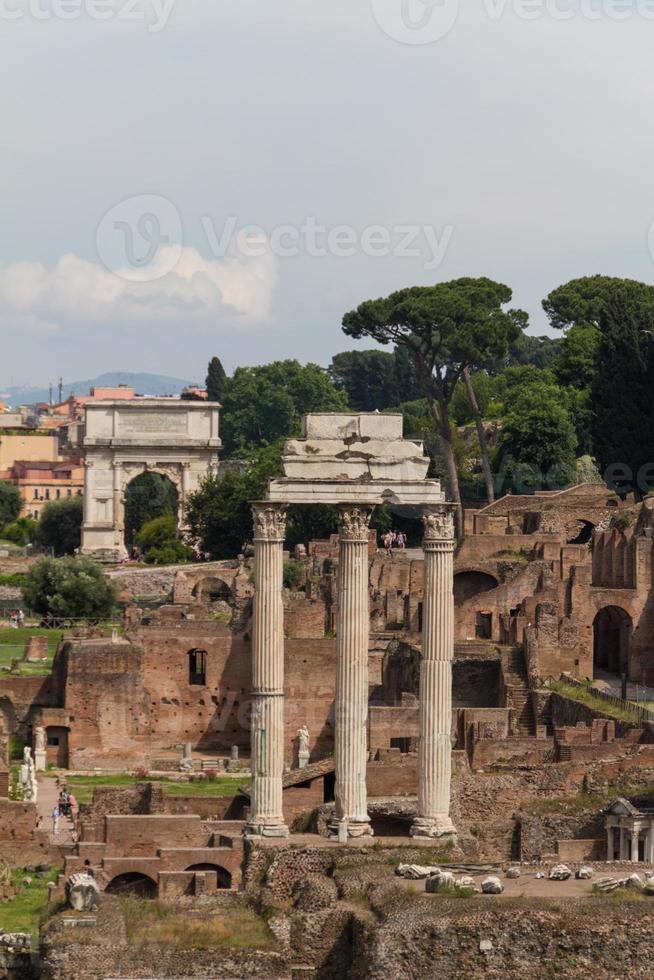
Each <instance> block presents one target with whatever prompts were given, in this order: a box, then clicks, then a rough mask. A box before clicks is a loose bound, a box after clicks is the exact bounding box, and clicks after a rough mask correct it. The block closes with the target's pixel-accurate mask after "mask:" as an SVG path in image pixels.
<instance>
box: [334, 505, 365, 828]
mask: <svg viewBox="0 0 654 980" xmlns="http://www.w3.org/2000/svg"><path fill="white" fill-rule="evenodd" d="M340 514H341V517H340V524H339V560H338V619H337V627H336V704H335V708H336V717H335V728H334V739H335V746H334V757H335V759H334V761H335V767H336V788H335V797H336V809H335V821H334V823H333V824H332V828H331V829H332V831H333V833H334V834H335V835H338V829H339V824H341V828H343V826H347V833H348V836H350V837H361V836H363V835H366V834H368V835H369V834H372V828H371V826H370V818H369V816H368V800H367V794H366V764H367V760H368V746H367V718H368V535H369V524H370V516H371V514H372V508H371V507H351V506H344V507H341V511H340ZM341 832H342V830H341Z"/></svg>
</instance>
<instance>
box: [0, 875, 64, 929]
mask: <svg viewBox="0 0 654 980" xmlns="http://www.w3.org/2000/svg"><path fill="white" fill-rule="evenodd" d="M24 878H31V879H32V880H31V882H30V883H29V885H22V881H23V879H24ZM56 878H57V870H56V869H52V870H51V873H50V874H48V875H47V876H45V877H43V878H39V877H37V876H36V875H35V874H34V873H33V872H27V871H26V870H25V869H24V868H15V869H14V870H13V871H12V880H13V882H14V884H15V885H17V886H19V888H20V891H19V892H18V894H17V895H15V896H14V898H11V899H9V901H7V902H0V931H3V932H26V933H30V934H31V935H33V936H38V932H39V922H40V920H41V918H42V916H43V914H44V912H45V910H46V906H47V904H48V882H49V881H56Z"/></svg>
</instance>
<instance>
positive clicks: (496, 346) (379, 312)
mask: <svg viewBox="0 0 654 980" xmlns="http://www.w3.org/2000/svg"><path fill="white" fill-rule="evenodd" d="M511 296H512V293H511V290H510V289H509V287H508V286H505V285H503V284H502V283H497V282H493V281H492V280H491V279H455V280H452V281H451V282H444V283H438V284H437V285H435V286H413V287H410V288H408V289H402V290H399V291H398V292H396V293H392V294H391V295H390V296H388V297H386V298H385V299H377V300H368V301H366V302H364V303H362V304H361V305H360V306H359V307H358V308H357V309H356V310H352V311H351V312H349V313H346V314H345V316H344V318H343V330H344V331H345V333H346V334H347V335H348V336H350V337H355V338H361V337H372V338H373V339H374V340H376V341H377V342H378V343H380V344H390V343H393V344H397V346H398V347H404V348H405V349H406V350H407V351H409V352H410V354H411V356H412V358H413V359H414V362H415V365H416V372H417V377H418V383H419V386H420V389H421V393H422V394H423V395H424V396H425V398H426V399H427V404H428V406H429V409H430V412H431V413H432V415H433V418H434V421H435V423H436V425H437V428H438V433H439V435H440V437H441V439H442V441H443V451H444V456H445V461H446V466H447V473H448V482H449V485H450V491H451V494H452V497H453V499H454V501H455V503H456V505H457V528H458V531H459V533H461V532H462V524H463V518H462V508H461V494H460V491H459V480H458V472H457V466H456V460H455V456H454V451H453V446H452V443H453V436H452V426H451V422H450V417H449V412H450V404H451V401H452V398H453V396H454V392H455V390H456V387H457V385H458V384H459V383H460V381H461V380H462V378H463V375H464V372H465V371H466V370H467V369H469V368H473V367H475V366H483V365H485V364H487V363H488V362H489V361H492V360H495V359H500V358H502V357H504V356H505V355H506V353H507V350H508V345H509V343H511V342H512V341H515V340H516V338H517V337H518V336H519V335H520V333H521V331H522V330H524V328H525V326H526V324H527V315H526V314H525V313H523V312H522V311H521V310H505V309H504V307H505V306H506V304H507V303H509V302H510V300H511ZM473 411H474V408H473ZM482 439H483V437H482Z"/></svg>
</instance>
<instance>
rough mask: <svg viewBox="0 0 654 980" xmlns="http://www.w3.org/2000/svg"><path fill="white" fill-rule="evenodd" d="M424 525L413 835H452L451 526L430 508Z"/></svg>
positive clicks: (446, 517)
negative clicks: (416, 793) (415, 803)
mask: <svg viewBox="0 0 654 980" xmlns="http://www.w3.org/2000/svg"><path fill="white" fill-rule="evenodd" d="M423 521H424V525H425V537H424V543H423V547H424V553H425V575H424V598H423V614H422V658H421V664H420V721H419V726H420V735H419V741H418V816H417V817H416V819H415V820H414V822H413V826H412V827H411V835H412V836H413V837H426V838H442V837H452V836H454V835H455V833H456V831H455V828H454V825H453V823H452V821H451V819H450V781H451V776H452V738H451V727H452V659H453V657H454V597H453V564H454V524H453V519H452V514H451V513H448V512H446V511H445V510H441V509H439V510H430V511H426V512H425V514H424V515H423Z"/></svg>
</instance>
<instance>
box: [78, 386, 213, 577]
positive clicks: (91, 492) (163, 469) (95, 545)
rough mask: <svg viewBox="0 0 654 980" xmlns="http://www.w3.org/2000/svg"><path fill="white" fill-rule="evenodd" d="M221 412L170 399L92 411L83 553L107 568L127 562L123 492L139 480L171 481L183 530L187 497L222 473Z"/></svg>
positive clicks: (110, 404) (97, 405) (96, 405)
mask: <svg viewBox="0 0 654 980" xmlns="http://www.w3.org/2000/svg"><path fill="white" fill-rule="evenodd" d="M219 409H220V405H218V404H217V403H215V402H193V401H177V400H175V399H172V398H143V399H139V400H137V401H129V402H124V401H98V402H92V403H90V404H88V405H87V407H86V433H85V438H84V449H85V453H86V473H85V481H84V524H83V527H82V549H81V550H82V554H84V555H91V556H93V557H94V558H98V559H101V560H105V561H120V560H121V559H122V558H124V557H125V556H126V554H127V550H126V547H125V541H124V533H125V526H124V513H125V492H126V490H127V487H128V485H129V484H130V483H131V482H132V480H134V479H135V478H136V477H137V476H139V475H140V474H141V473H145V472H150V473H159V474H161V475H162V476H165V477H167V478H168V479H169V480H170V481H171V483H172V484H173V486H174V487H175V490H176V491H177V502H178V515H177V519H178V524H179V526H180V527H183V526H184V518H185V510H186V501H187V498H188V496H189V494H191V493H193V491H194V490H197V489H198V487H199V485H200V482H201V480H202V479H203V478H204V477H205V476H208V475H211V474H214V473H216V472H217V468H218V451H219V449H220V446H221V441H220V437H219V435H218V413H219Z"/></svg>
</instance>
